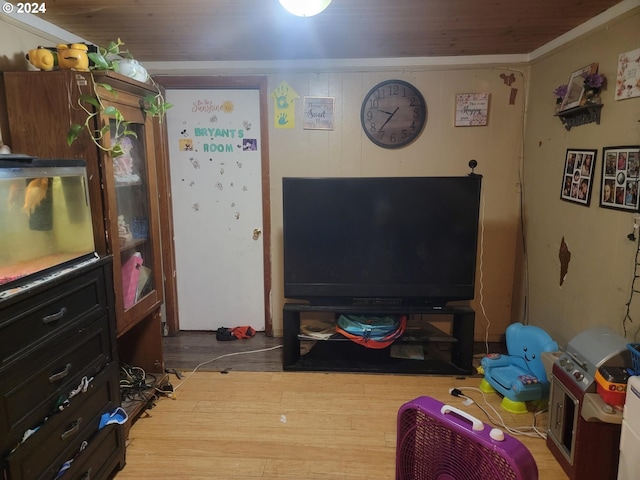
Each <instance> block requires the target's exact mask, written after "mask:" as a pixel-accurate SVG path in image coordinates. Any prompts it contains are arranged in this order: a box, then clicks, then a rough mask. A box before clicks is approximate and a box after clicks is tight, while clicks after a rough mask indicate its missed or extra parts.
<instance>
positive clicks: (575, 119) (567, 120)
mask: <svg viewBox="0 0 640 480" xmlns="http://www.w3.org/2000/svg"><path fill="white" fill-rule="evenodd" d="M600 110H602V104H601V103H598V104H593V105H584V106H581V107H574V108H570V109H568V110H564V111H562V112H558V113H556V117H560V121H561V122H562V124H563V125H564V128H566V129H567V130H571V127H577V126H579V125H586V124H587V123H593V122H595V123H596V124H598V125H600Z"/></svg>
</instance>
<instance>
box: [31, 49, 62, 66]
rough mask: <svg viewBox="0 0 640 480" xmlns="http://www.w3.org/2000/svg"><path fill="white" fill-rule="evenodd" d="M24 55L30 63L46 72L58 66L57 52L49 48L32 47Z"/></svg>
mask: <svg viewBox="0 0 640 480" xmlns="http://www.w3.org/2000/svg"><path fill="white" fill-rule="evenodd" d="M26 57H27V60H28V61H29V63H30V64H31V65H33V66H34V67H36V68H39V69H40V70H44V71H47V72H48V71H51V70H53V69H54V68H55V67H57V66H58V54H57V52H56V51H54V49H51V48H47V47H38V48H34V49H33V50H29V53H27V55H26Z"/></svg>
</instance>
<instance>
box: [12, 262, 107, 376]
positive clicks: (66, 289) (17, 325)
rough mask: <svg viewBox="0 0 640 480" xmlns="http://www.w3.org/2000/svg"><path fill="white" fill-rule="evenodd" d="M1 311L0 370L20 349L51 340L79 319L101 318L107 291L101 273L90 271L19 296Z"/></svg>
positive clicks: (105, 303)
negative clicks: (89, 316)
mask: <svg viewBox="0 0 640 480" xmlns="http://www.w3.org/2000/svg"><path fill="white" fill-rule="evenodd" d="M3 303H4V304H7V303H8V304H9V305H8V306H6V307H4V305H3V307H4V308H2V318H1V319H0V368H2V367H3V366H4V365H5V364H7V363H9V362H11V361H12V360H13V359H15V357H17V356H18V355H19V354H21V353H22V352H23V351H24V350H27V349H30V348H34V347H36V346H38V345H40V344H42V343H44V342H48V341H53V340H54V338H55V335H56V334H59V333H62V332H64V331H67V330H68V329H70V328H72V327H73V324H74V322H76V321H78V319H79V318H82V317H83V316H87V315H91V314H96V315H104V314H105V312H106V310H107V290H106V285H105V279H104V273H103V271H102V270H93V271H91V272H87V273H85V274H82V275H79V276H78V277H76V278H72V279H70V280H68V281H66V282H64V283H63V284H60V285H56V286H54V287H52V288H50V289H48V290H46V291H42V292H39V293H35V294H33V295H28V294H27V295H21V296H18V297H17V298H15V299H11V300H10V301H5V302H3Z"/></svg>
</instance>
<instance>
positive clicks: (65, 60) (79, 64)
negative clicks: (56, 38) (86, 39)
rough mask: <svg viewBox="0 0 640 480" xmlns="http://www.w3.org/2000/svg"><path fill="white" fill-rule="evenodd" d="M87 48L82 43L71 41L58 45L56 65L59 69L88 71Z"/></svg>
mask: <svg viewBox="0 0 640 480" xmlns="http://www.w3.org/2000/svg"><path fill="white" fill-rule="evenodd" d="M88 50H89V49H88V48H87V46H86V45H83V44H82V43H72V44H71V45H65V44H64V43H61V44H59V45H58V65H59V66H60V70H78V71H80V72H88V71H89V57H88V56H87V51H88Z"/></svg>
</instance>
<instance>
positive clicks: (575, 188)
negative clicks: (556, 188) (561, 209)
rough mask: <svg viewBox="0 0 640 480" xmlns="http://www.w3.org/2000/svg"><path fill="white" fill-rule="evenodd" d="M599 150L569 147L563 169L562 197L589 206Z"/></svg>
mask: <svg viewBox="0 0 640 480" xmlns="http://www.w3.org/2000/svg"><path fill="white" fill-rule="evenodd" d="M597 154H598V150H585V149H578V148H568V149H567V153H566V155H565V159H564V169H563V170H562V186H561V188H560V199H561V200H565V201H567V202H573V203H577V204H579V205H584V206H585V207H588V206H589V203H590V202H591V191H592V189H593V172H594V171H595V166H596V156H597Z"/></svg>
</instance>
